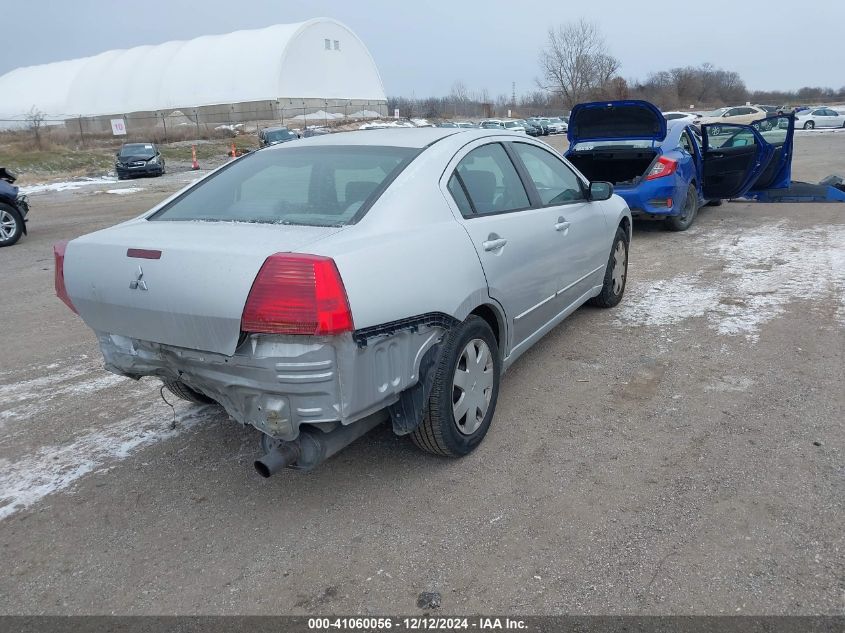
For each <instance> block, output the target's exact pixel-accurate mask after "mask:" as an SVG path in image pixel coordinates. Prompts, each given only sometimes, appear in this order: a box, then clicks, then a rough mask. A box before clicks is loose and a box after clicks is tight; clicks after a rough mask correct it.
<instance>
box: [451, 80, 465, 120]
mask: <svg viewBox="0 0 845 633" xmlns="http://www.w3.org/2000/svg"><path fill="white" fill-rule="evenodd" d="M449 100H450V101H451V102H452V107H453V110H454V114H455V115H456V116H457V114H458V107H459V106H460V109H461V114H465V113H466V112H465V106H466V102H467V101H469V92H468V91H467V87H466V84H465V83H464V82H463V81H461V80H460V79H458V80H457V81H455V83H453V84H452V90H451V91H450V93H449Z"/></svg>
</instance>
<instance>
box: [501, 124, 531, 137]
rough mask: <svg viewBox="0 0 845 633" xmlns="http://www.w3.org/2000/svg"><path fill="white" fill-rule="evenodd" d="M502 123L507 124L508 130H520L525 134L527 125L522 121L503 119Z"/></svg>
mask: <svg viewBox="0 0 845 633" xmlns="http://www.w3.org/2000/svg"><path fill="white" fill-rule="evenodd" d="M502 124H503V125H504V126H505V129H506V130H507V131H508V132H519V133H522V134H525V133H526V131H525V126H524V125H523V124H522V122H521V121H502Z"/></svg>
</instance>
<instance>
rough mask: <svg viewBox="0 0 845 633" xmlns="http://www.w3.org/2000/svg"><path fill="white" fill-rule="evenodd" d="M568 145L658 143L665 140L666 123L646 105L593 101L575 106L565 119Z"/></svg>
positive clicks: (661, 116) (640, 102) (628, 102)
mask: <svg viewBox="0 0 845 633" xmlns="http://www.w3.org/2000/svg"><path fill="white" fill-rule="evenodd" d="M566 136H567V138H568V139H569V144H570V145H573V144H575V143H583V142H585V141H621V140H629V139H644V140H649V141H656V142H660V141H662V140H663V139H665V138H666V119H665V118H663V113H662V112H661V111H660V110H659V109H658V108H657V106H655V105H654V104H652V103H649V102H648V101H638V100H634V99H630V100H625V101H594V102H591V103H579V104H578V105H576V106H575V107H573V108H572V112H571V113H570V115H569V130H568V131H567V132H566Z"/></svg>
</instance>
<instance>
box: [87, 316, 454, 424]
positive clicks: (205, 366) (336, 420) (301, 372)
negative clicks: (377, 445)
mask: <svg viewBox="0 0 845 633" xmlns="http://www.w3.org/2000/svg"><path fill="white" fill-rule="evenodd" d="M445 332H446V328H445V327H440V326H437V325H428V324H416V325H414V326H413V327H402V328H399V329H398V330H396V331H392V330H391V331H387V332H385V333H374V334H373V335H372V336H369V337H366V338H365V339H362V338H361V336H360V335H358V334H357V333H356V336H355V337H353V335H352V334H344V335H341V336H333V337H302V336H275V335H250V336H248V337H247V338H246V340H244V341H243V342H242V343H241V344H240V345H239V346H238V349H237V350H236V351H235V354H234V355H233V356H225V355H223V354H217V353H211V352H202V351H197V350H190V349H184V348H179V347H174V346H170V345H162V344H159V343H152V342H146V341H139V340H136V339H132V338H127V337H124V336H118V335H115V334H107V333H99V332H98V338H99V342H100V348H101V350H102V353H103V357H104V359H105V367H106V369H108V370H109V371H111V372H114V373H116V374H119V375H123V376H129V377H132V378H140V377H142V376H157V377H159V378H162V379H166V380H179V381H182V382H183V383H185V384H186V385H188V386H189V387H191V388H193V389H195V390H196V391H199V392H200V393H203V394H205V395H207V396H208V397H210V398H213V399H214V400H216V401H217V402H218V403H220V404H221V405H222V406H223V407H224V408H225V409H226V411H227V412H228V413H229V415H231V416H232V417H233V418H235V419H236V420H237V421H239V422H241V423H242V424H250V425H252V426H254V427H256V428H257V429H259V430H260V431H262V432H264V433H266V434H267V435H270V436H271V437H273V438H276V439H280V440H287V441H291V440H294V439H296V437H297V436H298V435H299V426H300V425H301V424H309V425H317V426H318V427H319V428H321V429H323V430H325V431H330V430H332V429H334V428H336V427H337V426H338V424H343V425H347V424H352V423H353V422H356V421H358V420H360V419H362V418H364V417H366V416H368V415H370V414H372V413H374V412H376V411H379V410H381V409H384V408H387V407H390V406H391V405H393V404H395V403H397V402H398V401H399V399H400V394H402V392H404V391H406V390H408V389H409V388H410V387H413V386H414V385H416V384H417V383H418V382H419V379H420V376H419V372H420V364H421V361H422V359H423V357H424V356H425V355H426V352H428V351H429V350H432V349H433V348H434V347H435V346H437V344H438V343H439V342H440V340H441V339H442V337H443V335H444V333H445ZM424 367H425V366H424Z"/></svg>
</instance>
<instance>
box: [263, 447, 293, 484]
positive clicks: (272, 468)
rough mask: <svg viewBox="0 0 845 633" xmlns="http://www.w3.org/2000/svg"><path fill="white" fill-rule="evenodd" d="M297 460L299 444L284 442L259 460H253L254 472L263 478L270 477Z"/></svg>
mask: <svg viewBox="0 0 845 633" xmlns="http://www.w3.org/2000/svg"><path fill="white" fill-rule="evenodd" d="M297 459H299V443H298V442H284V443H282V444H279V446H277V447H276V448H274V449H273V450H272V451H270V452H268V453H267V454H266V455H265V456H264V457H262V458H261V459H257V460H255V470H257V471H258V474H259V475H261V476H262V477H264V478H265V479H266V478H267V477H271V476H273V475H275V474H276V473H277V472H279V471H280V470H281V469H282V468H286V467H288V466H290V465H291V464H293V463H294V462H295V461H296V460H297Z"/></svg>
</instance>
